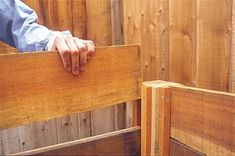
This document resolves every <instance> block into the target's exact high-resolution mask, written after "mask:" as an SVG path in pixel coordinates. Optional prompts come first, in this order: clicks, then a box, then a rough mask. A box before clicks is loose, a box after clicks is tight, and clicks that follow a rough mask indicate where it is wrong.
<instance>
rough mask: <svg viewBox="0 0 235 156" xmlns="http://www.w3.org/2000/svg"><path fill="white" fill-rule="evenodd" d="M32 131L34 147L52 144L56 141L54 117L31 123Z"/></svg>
mask: <svg viewBox="0 0 235 156" xmlns="http://www.w3.org/2000/svg"><path fill="white" fill-rule="evenodd" d="M32 125H33V133H34V136H35V142H34V146H35V148H40V147H45V146H49V145H54V144H56V143H57V142H58V140H57V131H56V119H52V120H49V121H45V122H39V123H33V124H32Z"/></svg>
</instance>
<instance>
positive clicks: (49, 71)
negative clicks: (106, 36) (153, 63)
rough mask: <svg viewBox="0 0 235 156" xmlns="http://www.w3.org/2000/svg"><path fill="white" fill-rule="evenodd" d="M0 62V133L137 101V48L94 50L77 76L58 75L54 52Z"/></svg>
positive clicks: (7, 57)
mask: <svg viewBox="0 0 235 156" xmlns="http://www.w3.org/2000/svg"><path fill="white" fill-rule="evenodd" d="M42 60H43V62H42ZM104 60H105V61H104ZM0 62H1V68H0V72H1V73H2V74H1V76H0V101H1V103H0V111H1V112H0V118H1V119H4V120H2V121H1V124H0V127H1V129H2V128H7V127H12V126H17V125H19V124H26V123H30V122H34V121H39V120H46V119H50V118H54V117H58V116H62V115H68V114H72V113H76V112H81V111H86V110H90V109H94V108H96V107H102V106H107V105H111V104H117V103H120V102H125V101H129V100H133V99H138V98H139V97H140V93H139V86H140V82H141V75H140V64H139V62H140V53H139V47H138V46H120V47H104V48H97V50H96V54H95V56H94V57H93V59H92V61H91V62H89V63H88V65H87V70H86V72H84V73H81V74H80V75H79V76H73V75H72V74H71V73H66V72H65V71H64V69H63V68H62V64H61V61H60V57H59V55H58V54H57V53H56V52H51V53H48V52H42V53H31V54H15V55H4V56H1V57H0ZM120 79H124V80H125V81H122V82H121V83H120Z"/></svg>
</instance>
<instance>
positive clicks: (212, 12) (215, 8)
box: [197, 0, 232, 91]
mask: <svg viewBox="0 0 235 156" xmlns="http://www.w3.org/2000/svg"><path fill="white" fill-rule="evenodd" d="M198 8H199V9H198V11H197V12H198V43H197V44H198V45H197V47H198V52H197V53H198V54H197V55H198V56H197V57H198V58H197V59H198V62H197V87H200V88H207V89H213V90H220V91H228V71H229V57H230V50H231V25H232V1H229V0H210V1H208V0H201V1H198Z"/></svg>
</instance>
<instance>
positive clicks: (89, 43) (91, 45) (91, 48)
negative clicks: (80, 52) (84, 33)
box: [82, 40, 95, 61]
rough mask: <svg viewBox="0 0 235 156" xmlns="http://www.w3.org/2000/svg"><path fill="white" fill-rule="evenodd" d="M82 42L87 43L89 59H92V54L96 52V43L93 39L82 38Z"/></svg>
mask: <svg viewBox="0 0 235 156" xmlns="http://www.w3.org/2000/svg"><path fill="white" fill-rule="evenodd" d="M82 42H83V43H84V44H85V45H86V48H87V60H88V61H89V60H90V59H91V57H92V55H93V54H94V52H95V46H94V43H93V41H91V40H82Z"/></svg>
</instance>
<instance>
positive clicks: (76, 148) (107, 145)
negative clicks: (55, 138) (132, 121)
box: [16, 127, 140, 155]
mask: <svg viewBox="0 0 235 156" xmlns="http://www.w3.org/2000/svg"><path fill="white" fill-rule="evenodd" d="M78 154H79V155H139V154H140V127H132V128H129V129H124V130H120V131H115V132H110V133H107V134H102V135H98V136H94V137H89V138H85V139H80V140H76V141H71V142H67V143H63V144H58V145H54V146H49V147H45V148H41V149H35V150H32V151H27V152H22V153H18V154H16V155H78Z"/></svg>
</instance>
